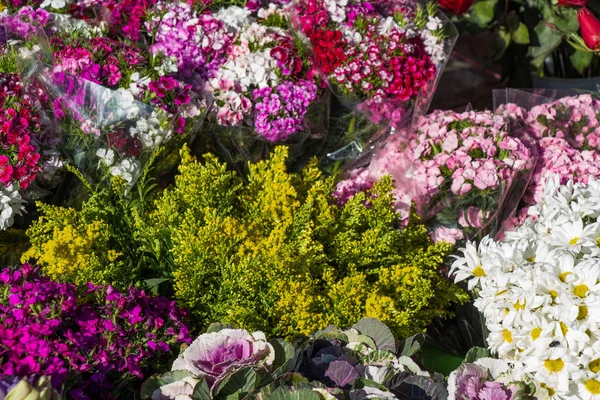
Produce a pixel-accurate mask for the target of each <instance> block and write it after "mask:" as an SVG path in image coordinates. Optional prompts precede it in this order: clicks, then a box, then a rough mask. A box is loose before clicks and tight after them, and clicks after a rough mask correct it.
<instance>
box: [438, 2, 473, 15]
mask: <svg viewBox="0 0 600 400" xmlns="http://www.w3.org/2000/svg"><path fill="white" fill-rule="evenodd" d="M474 1H475V0H438V3H439V5H440V7H442V8H443V9H444V10H448V11H450V12H452V13H454V14H456V15H461V14H464V13H466V12H467V10H468V9H469V8H471V6H472V5H473V2H474Z"/></svg>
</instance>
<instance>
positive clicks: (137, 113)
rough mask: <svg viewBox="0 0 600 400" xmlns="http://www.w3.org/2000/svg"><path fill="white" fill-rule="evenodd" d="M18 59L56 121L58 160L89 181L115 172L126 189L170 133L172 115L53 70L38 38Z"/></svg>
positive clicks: (105, 178)
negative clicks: (59, 154) (63, 161)
mask: <svg viewBox="0 0 600 400" xmlns="http://www.w3.org/2000/svg"><path fill="white" fill-rule="evenodd" d="M38 39H39V40H38V41H37V42H36V44H35V46H34V49H33V50H28V49H22V51H21V52H20V56H19V57H18V64H19V70H20V74H21V77H22V79H23V80H24V82H26V83H27V84H28V87H29V88H30V90H38V91H41V92H43V93H44V94H45V100H46V102H45V104H43V106H44V108H45V110H46V112H47V114H48V115H51V116H52V117H53V119H54V122H55V123H56V126H57V128H59V129H56V137H55V141H56V147H57V149H58V150H59V152H60V153H61V156H62V158H64V159H66V160H67V161H68V162H69V163H70V164H72V165H73V166H74V167H76V168H77V169H78V170H79V172H81V173H82V174H83V175H84V176H85V177H86V179H87V180H88V181H89V182H90V183H91V184H93V185H97V184H102V183H107V182H110V180H111V177H112V176H116V175H118V176H120V177H121V178H122V179H123V180H124V181H125V182H126V186H128V187H131V186H132V185H133V184H135V182H136V181H137V179H138V178H139V176H140V174H141V172H142V170H143V167H144V166H145V163H147V162H148V161H149V160H150V158H151V155H152V153H153V152H154V151H155V150H156V149H157V148H158V147H159V146H160V145H162V144H163V143H164V142H166V141H167V140H169V139H170V138H171V137H172V136H173V135H174V130H175V128H174V127H175V121H176V117H175V116H173V115H172V114H169V113H167V112H165V111H163V110H161V109H158V108H155V107H152V106H150V105H147V104H144V103H141V102H139V101H137V100H135V98H134V97H133V95H132V94H131V93H130V92H129V91H127V90H124V89H118V90H110V89H107V88H105V87H103V86H101V85H98V84H96V83H94V82H91V81H88V80H85V79H82V78H80V77H78V76H75V75H72V74H69V73H66V72H62V71H61V72H56V71H55V69H54V67H53V65H51V64H49V63H48V61H49V59H51V55H52V53H51V52H50V51H49V48H48V46H47V41H46V40H44V38H43V36H40V37H39V38H38Z"/></svg>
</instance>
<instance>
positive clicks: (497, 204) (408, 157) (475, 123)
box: [336, 111, 535, 243]
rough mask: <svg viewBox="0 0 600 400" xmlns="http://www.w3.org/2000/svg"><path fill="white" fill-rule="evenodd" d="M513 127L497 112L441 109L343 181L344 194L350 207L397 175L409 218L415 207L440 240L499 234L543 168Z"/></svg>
mask: <svg viewBox="0 0 600 400" xmlns="http://www.w3.org/2000/svg"><path fill="white" fill-rule="evenodd" d="M509 128H510V125H509V121H508V120H507V119H506V118H504V117H503V116H501V115H497V114H494V113H492V112H489V111H486V112H473V111H469V112H464V113H456V112H452V111H434V112H433V113H432V114H430V115H428V116H427V117H423V118H421V119H420V120H419V122H418V124H417V126H416V132H415V133H413V134H412V137H411V139H410V142H409V144H408V145H405V144H404V140H403V136H404V135H407V133H402V132H400V133H398V134H396V135H392V136H391V137H390V138H389V139H388V142H387V143H386V144H385V145H384V146H383V148H382V149H381V150H380V151H379V153H378V154H377V155H376V156H375V157H374V159H373V161H372V163H371V164H370V165H369V166H368V167H366V168H362V169H359V170H356V171H352V172H351V173H350V177H349V180H345V181H342V182H340V183H339V184H338V192H337V194H336V197H337V198H338V200H339V201H342V202H345V201H346V199H347V198H348V197H349V196H352V195H353V193H355V192H356V191H358V190H364V188H365V187H369V186H370V185H372V184H373V183H374V182H376V181H377V180H378V179H380V178H381V177H382V176H384V175H387V174H390V175H392V177H393V178H394V182H395V184H394V186H395V193H394V194H395V196H396V199H397V203H396V205H397V207H399V208H400V209H401V210H402V215H405V216H407V215H409V211H410V207H411V203H412V202H414V204H415V206H416V208H417V212H418V213H419V215H420V216H421V217H422V218H423V219H424V220H425V221H426V222H427V223H428V224H429V226H430V227H431V228H432V229H434V233H433V238H434V239H435V240H446V241H448V242H450V243H456V241H457V240H461V239H464V238H465V237H472V236H473V235H476V234H480V233H481V232H490V231H491V232H494V233H497V232H498V231H499V229H500V225H501V223H502V222H503V221H504V220H505V219H506V215H507V214H510V213H511V212H512V211H514V209H515V207H516V206H517V204H516V203H514V201H513V199H512V198H513V197H516V198H518V199H520V198H521V195H522V192H523V191H524V190H525V188H526V186H527V182H528V181H529V176H530V174H531V171H532V169H533V166H534V165H535V153H532V152H531V151H530V150H529V148H528V147H527V146H526V145H525V144H524V143H523V142H522V141H521V140H519V139H518V138H514V137H511V136H510V135H509ZM519 192H520V193H519ZM513 203H514V204H513Z"/></svg>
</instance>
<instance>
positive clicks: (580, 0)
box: [558, 0, 590, 7]
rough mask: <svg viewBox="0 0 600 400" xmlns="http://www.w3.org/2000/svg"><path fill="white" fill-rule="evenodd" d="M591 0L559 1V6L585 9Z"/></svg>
mask: <svg viewBox="0 0 600 400" xmlns="http://www.w3.org/2000/svg"><path fill="white" fill-rule="evenodd" d="M589 2H590V0H558V4H560V5H561V6H563V7H585V6H587V4H588V3H589Z"/></svg>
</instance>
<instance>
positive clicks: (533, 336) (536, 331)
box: [531, 328, 542, 340]
mask: <svg viewBox="0 0 600 400" xmlns="http://www.w3.org/2000/svg"><path fill="white" fill-rule="evenodd" d="M541 334H542V328H533V329H532V330H531V340H536V339H537V338H539V337H540V335H541Z"/></svg>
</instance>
